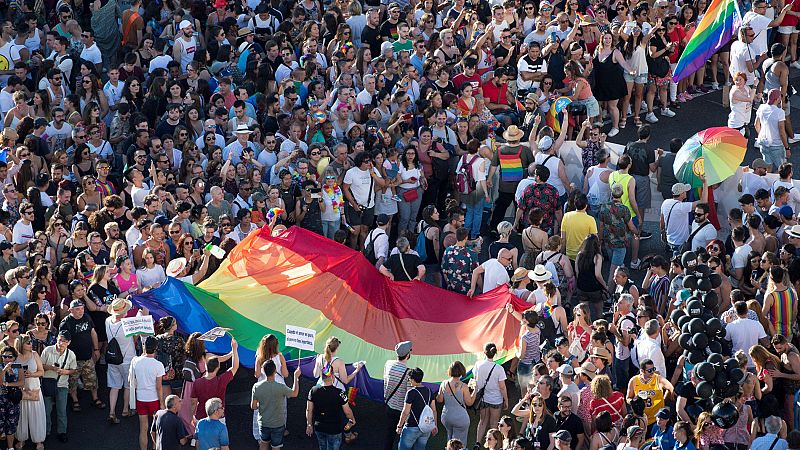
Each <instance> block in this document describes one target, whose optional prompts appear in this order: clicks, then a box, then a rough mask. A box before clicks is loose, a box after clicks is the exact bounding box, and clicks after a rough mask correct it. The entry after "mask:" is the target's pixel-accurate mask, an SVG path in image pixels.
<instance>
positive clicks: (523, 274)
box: [511, 267, 528, 283]
mask: <svg viewBox="0 0 800 450" xmlns="http://www.w3.org/2000/svg"><path fill="white" fill-rule="evenodd" d="M527 278H528V269H526V268H524V267H517V270H515V271H514V275H512V276H511V282H512V283H516V282H517V281H522V280H525V279H527Z"/></svg>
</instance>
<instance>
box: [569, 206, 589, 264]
mask: <svg viewBox="0 0 800 450" xmlns="http://www.w3.org/2000/svg"><path fill="white" fill-rule="evenodd" d="M561 232H562V233H564V235H565V237H566V247H567V257H568V258H569V259H571V260H573V261H574V260H575V256H577V255H578V249H579V248H580V246H581V244H582V243H583V241H584V240H585V239H586V237H587V236H589V235H590V234H597V222H595V220H594V217H592V216H590V215H588V214H586V212H585V211H570V212H568V213H566V214H564V218H563V219H561Z"/></svg>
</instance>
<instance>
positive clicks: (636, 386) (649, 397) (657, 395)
mask: <svg viewBox="0 0 800 450" xmlns="http://www.w3.org/2000/svg"><path fill="white" fill-rule="evenodd" d="M658 376H659V375H658V374H657V373H655V374H653V378H651V379H650V382H649V383H645V382H644V381H642V377H641V375H636V376H635V377H634V378H633V392H635V393H636V394H637V395H641V396H642V398H643V399H644V414H645V415H646V416H647V424H648V425H651V424H653V423H654V422H655V421H656V413H657V412H658V410H659V409H661V408H663V407H664V390H663V389H661V386H659V385H658Z"/></svg>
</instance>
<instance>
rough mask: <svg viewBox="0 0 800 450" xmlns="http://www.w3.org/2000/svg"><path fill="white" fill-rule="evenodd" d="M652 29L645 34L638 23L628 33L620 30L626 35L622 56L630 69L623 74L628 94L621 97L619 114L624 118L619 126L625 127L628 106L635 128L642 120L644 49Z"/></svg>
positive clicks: (645, 79) (652, 31) (645, 74)
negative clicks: (631, 109) (640, 116)
mask: <svg viewBox="0 0 800 450" xmlns="http://www.w3.org/2000/svg"><path fill="white" fill-rule="evenodd" d="M654 30H655V28H652V29H651V30H650V31H649V32H648V33H647V34H643V32H642V28H641V27H640V26H638V25H636V26H634V27H633V28H632V29H631V31H630V34H628V32H626V31H625V30H624V29H623V30H622V33H624V34H625V35H626V36H627V39H625V45H624V46H623V48H622V56H623V57H624V58H625V63H626V64H627V65H628V67H630V68H631V70H630V72H627V73H624V74H623V77H625V82H626V83H627V85H628V94H627V95H626V96H625V98H623V99H622V105H621V110H622V112H621V114H622V115H623V117H625V118H623V119H620V124H619V127H620V128H625V126H624V125H625V122H627V120H628V119H627V116H625V115H626V114H627V112H628V109H629V107H632V108H633V124H634V125H636V127H637V128H638V127H640V126H641V125H642V120H641V119H640V118H639V113H640V112H639V110H640V108H641V107H642V98H643V96H644V86H645V85H646V84H647V76H648V69H647V58H646V49H647V48H648V45H649V43H650V38H651V37H652V35H653V33H654Z"/></svg>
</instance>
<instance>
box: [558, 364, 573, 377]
mask: <svg viewBox="0 0 800 450" xmlns="http://www.w3.org/2000/svg"><path fill="white" fill-rule="evenodd" d="M557 372H558V373H560V374H561V375H568V376H573V375H575V370H573V369H572V366H570V365H569V364H562V365H560V366H558V370H557Z"/></svg>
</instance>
